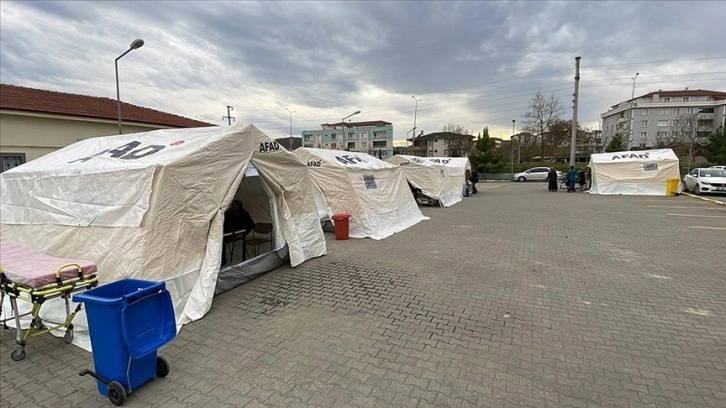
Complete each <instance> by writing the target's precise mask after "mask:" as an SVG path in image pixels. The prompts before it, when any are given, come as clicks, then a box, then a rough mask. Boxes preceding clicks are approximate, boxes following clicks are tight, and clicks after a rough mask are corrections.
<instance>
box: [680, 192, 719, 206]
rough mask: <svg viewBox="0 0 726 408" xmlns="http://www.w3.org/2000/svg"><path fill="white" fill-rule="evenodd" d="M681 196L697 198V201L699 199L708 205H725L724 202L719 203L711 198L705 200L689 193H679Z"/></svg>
mask: <svg viewBox="0 0 726 408" xmlns="http://www.w3.org/2000/svg"><path fill="white" fill-rule="evenodd" d="M681 195H685V196H689V197H691V198H698V199H701V200H703V201H708V202H709V203H714V204H718V205H726V202H723V201H719V200H715V199H713V198H706V197H701V196H697V195H695V194H691V193H681Z"/></svg>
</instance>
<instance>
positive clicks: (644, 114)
mask: <svg viewBox="0 0 726 408" xmlns="http://www.w3.org/2000/svg"><path fill="white" fill-rule="evenodd" d="M640 112H641V113H642V115H643V116H647V115H648V109H647V108H646V109H641V110H640Z"/></svg>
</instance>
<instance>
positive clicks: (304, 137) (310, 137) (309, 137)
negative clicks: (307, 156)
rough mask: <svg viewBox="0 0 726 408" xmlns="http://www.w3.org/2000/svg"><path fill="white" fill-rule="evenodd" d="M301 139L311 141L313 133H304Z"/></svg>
mask: <svg viewBox="0 0 726 408" xmlns="http://www.w3.org/2000/svg"><path fill="white" fill-rule="evenodd" d="M303 140H305V141H306V142H312V141H313V135H305V136H303Z"/></svg>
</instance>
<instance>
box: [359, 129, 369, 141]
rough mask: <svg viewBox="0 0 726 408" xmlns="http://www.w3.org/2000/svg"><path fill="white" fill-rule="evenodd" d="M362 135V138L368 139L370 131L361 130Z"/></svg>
mask: <svg viewBox="0 0 726 408" xmlns="http://www.w3.org/2000/svg"><path fill="white" fill-rule="evenodd" d="M360 137H361V139H367V138H368V131H367V130H362V131H361V132H360Z"/></svg>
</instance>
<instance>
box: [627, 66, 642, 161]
mask: <svg viewBox="0 0 726 408" xmlns="http://www.w3.org/2000/svg"><path fill="white" fill-rule="evenodd" d="M638 75H640V72H636V73H635V76H634V77H633V78H631V79H632V80H633V89H632V90H631V91H630V118H629V119H628V123H629V124H630V126H628V127H629V128H630V129H629V130H628V150H630V149H632V145H631V144H632V143H633V125H634V118H633V98H635V79H636V78H638Z"/></svg>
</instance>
